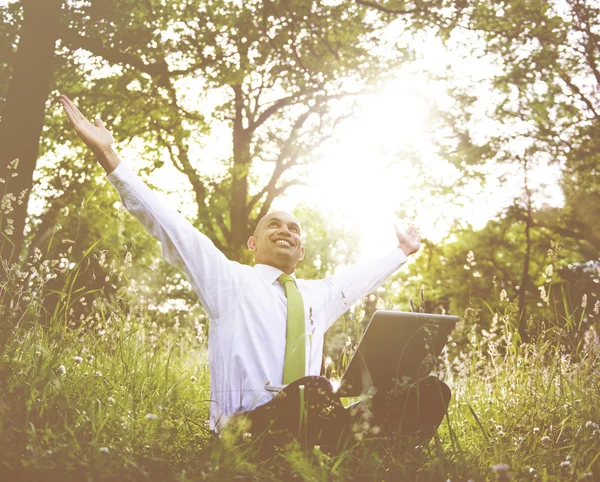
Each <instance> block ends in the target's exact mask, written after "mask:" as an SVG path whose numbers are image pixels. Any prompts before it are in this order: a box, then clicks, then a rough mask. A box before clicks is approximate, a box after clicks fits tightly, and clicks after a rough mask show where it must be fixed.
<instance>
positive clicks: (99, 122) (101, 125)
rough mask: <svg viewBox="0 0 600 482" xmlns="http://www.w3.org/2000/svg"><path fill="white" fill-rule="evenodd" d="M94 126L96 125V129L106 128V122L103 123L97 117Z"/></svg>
mask: <svg viewBox="0 0 600 482" xmlns="http://www.w3.org/2000/svg"><path fill="white" fill-rule="evenodd" d="M94 124H96V127H104V122H102V119H100V117H96V120H95V121H94Z"/></svg>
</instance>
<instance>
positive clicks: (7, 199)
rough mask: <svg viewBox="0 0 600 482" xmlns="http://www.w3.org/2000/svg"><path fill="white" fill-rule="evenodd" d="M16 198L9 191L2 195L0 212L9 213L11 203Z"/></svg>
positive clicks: (11, 208) (11, 207)
mask: <svg viewBox="0 0 600 482" xmlns="http://www.w3.org/2000/svg"><path fill="white" fill-rule="evenodd" d="M16 199H17V198H16V197H15V195H14V194H13V193H10V192H9V193H6V194H5V195H4V196H2V199H0V212H2V213H4V214H8V213H10V212H11V211H12V210H13V206H12V204H13V202H14V201H16Z"/></svg>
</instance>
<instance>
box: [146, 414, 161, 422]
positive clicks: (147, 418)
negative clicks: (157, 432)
mask: <svg viewBox="0 0 600 482" xmlns="http://www.w3.org/2000/svg"><path fill="white" fill-rule="evenodd" d="M156 419H158V417H157V416H156V415H154V414H153V413H147V414H146V420H156Z"/></svg>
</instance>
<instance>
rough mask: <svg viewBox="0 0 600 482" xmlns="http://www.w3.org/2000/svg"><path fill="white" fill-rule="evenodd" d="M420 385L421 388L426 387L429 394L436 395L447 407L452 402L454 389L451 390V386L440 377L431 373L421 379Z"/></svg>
mask: <svg viewBox="0 0 600 482" xmlns="http://www.w3.org/2000/svg"><path fill="white" fill-rule="evenodd" d="M418 386H419V388H420V389H426V390H427V392H428V394H430V395H433V396H436V397H437V398H438V399H439V400H441V401H442V402H443V403H444V405H445V406H446V407H447V406H448V404H449V403H450V398H451V397H452V391H451V390H450V387H449V386H448V385H446V384H445V383H444V382H443V381H441V380H440V379H439V378H437V377H435V376H433V375H430V376H428V377H425V378H423V379H422V380H420V381H419V382H418Z"/></svg>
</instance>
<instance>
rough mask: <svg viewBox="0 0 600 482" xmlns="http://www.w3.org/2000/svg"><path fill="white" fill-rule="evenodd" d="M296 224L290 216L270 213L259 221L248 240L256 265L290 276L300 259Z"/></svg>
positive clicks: (291, 215)
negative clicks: (266, 265) (265, 266)
mask: <svg viewBox="0 0 600 482" xmlns="http://www.w3.org/2000/svg"><path fill="white" fill-rule="evenodd" d="M301 235H302V231H301V229H300V223H299V222H298V220H297V219H296V217H295V216H294V215H293V214H290V213H287V212H285V211H273V212H272V213H269V214H267V215H266V216H265V217H263V218H262V219H261V220H260V221H259V222H258V224H257V225H256V229H255V230H254V235H253V236H250V239H248V248H250V250H251V251H252V252H253V253H254V262H255V263H256V264H268V265H270V266H274V267H275V268H278V269H280V270H281V271H283V272H284V273H287V274H292V273H293V272H294V268H295V267H296V263H298V261H302V259H304V246H302V237H301Z"/></svg>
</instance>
